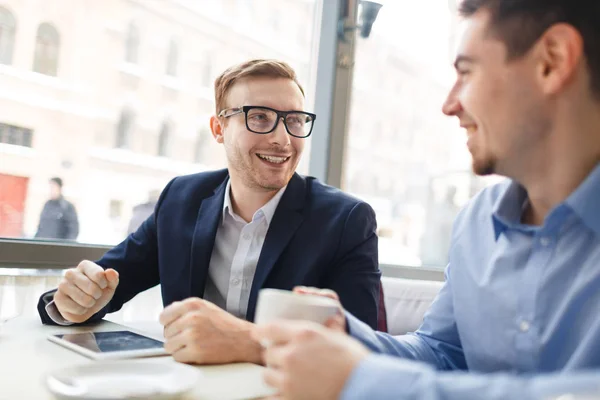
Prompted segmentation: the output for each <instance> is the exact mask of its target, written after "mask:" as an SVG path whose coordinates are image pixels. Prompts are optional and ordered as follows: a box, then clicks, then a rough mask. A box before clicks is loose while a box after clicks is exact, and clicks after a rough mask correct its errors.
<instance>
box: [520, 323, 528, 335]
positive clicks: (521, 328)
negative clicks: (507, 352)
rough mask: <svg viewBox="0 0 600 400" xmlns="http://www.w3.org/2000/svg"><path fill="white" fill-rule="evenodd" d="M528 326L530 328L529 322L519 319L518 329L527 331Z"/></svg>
mask: <svg viewBox="0 0 600 400" xmlns="http://www.w3.org/2000/svg"><path fill="white" fill-rule="evenodd" d="M529 328H531V326H530V325H529V322H527V321H521V323H520V324H519V329H520V330H521V332H523V333H525V332H529Z"/></svg>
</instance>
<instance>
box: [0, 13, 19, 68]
mask: <svg viewBox="0 0 600 400" xmlns="http://www.w3.org/2000/svg"><path fill="white" fill-rule="evenodd" d="M16 28H17V22H16V21H15V17H14V16H13V14H12V13H11V12H10V11H8V10H7V9H6V8H4V7H0V64H7V65H10V64H11V63H12V56H13V49H14V46H15V31H16Z"/></svg>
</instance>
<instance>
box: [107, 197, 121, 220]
mask: <svg viewBox="0 0 600 400" xmlns="http://www.w3.org/2000/svg"><path fill="white" fill-rule="evenodd" d="M122 215H123V202H122V201H121V200H111V201H110V203H109V206H108V218H110V219H118V218H120V217H121V216H122Z"/></svg>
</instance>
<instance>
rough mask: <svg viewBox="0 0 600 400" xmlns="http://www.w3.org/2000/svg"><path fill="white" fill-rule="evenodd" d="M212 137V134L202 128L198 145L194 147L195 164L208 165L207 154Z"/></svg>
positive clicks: (197, 139) (197, 138) (198, 136)
mask: <svg viewBox="0 0 600 400" xmlns="http://www.w3.org/2000/svg"><path fill="white" fill-rule="evenodd" d="M210 135H211V132H210V131H209V130H208V129H206V128H202V129H200V130H199V131H198V135H197V136H196V145H195V146H194V162H196V163H198V164H203V163H206V158H205V153H206V149H207V145H208V141H209V140H210Z"/></svg>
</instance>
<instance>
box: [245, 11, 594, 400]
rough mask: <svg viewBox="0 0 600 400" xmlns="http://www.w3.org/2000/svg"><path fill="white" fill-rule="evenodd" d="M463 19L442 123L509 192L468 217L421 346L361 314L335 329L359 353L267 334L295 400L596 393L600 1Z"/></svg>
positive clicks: (417, 337)
mask: <svg viewBox="0 0 600 400" xmlns="http://www.w3.org/2000/svg"><path fill="white" fill-rule="evenodd" d="M461 13H462V15H463V16H464V17H465V21H464V23H465V30H464V32H463V34H464V35H463V37H462V40H461V42H460V46H459V50H458V55H457V58H456V62H455V68H456V71H457V75H458V76H457V80H456V83H455V85H454V86H453V88H452V89H451V91H450V93H449V95H448V98H447V100H446V102H445V104H444V106H443V111H444V113H445V114H447V115H449V116H455V117H457V118H458V119H459V120H460V124H461V126H462V127H464V128H465V129H466V131H467V135H468V144H467V145H468V148H469V150H470V152H471V154H472V156H473V169H474V171H475V173H477V174H479V175H487V174H492V173H496V174H500V175H504V176H506V177H508V178H510V179H509V180H507V181H505V182H503V183H500V184H498V185H496V186H493V187H490V188H488V189H486V190H484V191H483V192H482V193H480V194H479V195H478V196H476V197H475V198H474V199H473V200H472V201H471V202H470V204H469V205H468V206H467V207H466V208H465V209H464V210H462V212H461V213H460V215H459V216H458V218H457V219H456V222H455V225H454V229H453V233H452V242H451V243H452V244H451V247H450V252H449V265H448V267H447V270H446V283H445V285H444V287H443V288H442V290H441V292H440V293H439V295H438V297H437V299H436V300H435V301H434V303H433V304H432V306H431V308H430V310H429V311H428V313H427V314H426V316H425V318H424V321H423V324H422V325H421V327H420V328H419V329H418V331H417V332H415V333H414V334H409V335H405V336H399V337H395V338H394V337H391V336H389V335H386V334H380V333H376V332H374V331H373V330H371V329H369V328H368V327H366V326H365V325H364V324H362V323H360V322H359V321H357V320H356V319H355V318H354V317H353V316H352V315H349V314H346V318H338V319H337V320H333V321H331V324H330V326H335V327H337V328H343V329H344V330H346V331H347V332H349V333H350V335H351V336H353V337H354V338H356V339H358V340H359V341H360V343H359V341H356V340H354V339H352V338H350V337H348V336H347V335H345V333H343V332H336V331H333V330H328V329H326V328H323V327H319V326H316V325H311V324H309V323H287V324H286V323H280V324H272V325H269V326H264V327H260V328H258V329H257V330H256V331H255V333H254V336H255V337H256V338H257V339H258V340H260V341H261V343H263V344H266V345H267V350H266V352H265V354H264V359H265V362H266V364H267V365H268V366H269V367H270V368H269V369H268V370H267V372H266V375H265V379H266V381H267V382H268V383H269V384H271V385H273V386H274V387H276V388H277V389H278V390H279V391H280V392H281V394H282V396H283V397H284V398H293V399H298V398H310V399H330V398H338V397H340V398H342V399H368V398H371V399H457V400H458V399H460V400H464V399H475V398H477V399H546V398H553V397H554V396H558V395H562V394H565V393H577V394H579V393H596V394H600V208H599V204H600V24H598V21H600V2H598V1H592V2H588V1H585V2H584V1H583V0H520V1H515V0H465V1H464V2H463V3H462V5H461ZM374 353H375V354H374ZM569 398H571V397H569Z"/></svg>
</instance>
